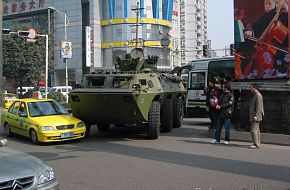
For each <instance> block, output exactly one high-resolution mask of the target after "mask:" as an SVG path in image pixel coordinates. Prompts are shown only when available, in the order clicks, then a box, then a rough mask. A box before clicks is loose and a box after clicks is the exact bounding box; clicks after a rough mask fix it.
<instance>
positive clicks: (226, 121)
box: [211, 83, 234, 144]
mask: <svg viewBox="0 0 290 190" xmlns="http://www.w3.org/2000/svg"><path fill="white" fill-rule="evenodd" d="M233 106H234V96H233V95H232V93H231V86H230V84H229V83H225V84H224V85H223V93H222V95H221V97H220V100H219V104H218V105H217V106H216V109H217V110H218V122H217V130H216V132H215V139H213V140H212V141H211V143H212V144H217V143H220V139H221V131H222V128H223V127H224V128H225V141H224V144H229V143H230V127H231V124H230V117H231V115H232V112H233Z"/></svg>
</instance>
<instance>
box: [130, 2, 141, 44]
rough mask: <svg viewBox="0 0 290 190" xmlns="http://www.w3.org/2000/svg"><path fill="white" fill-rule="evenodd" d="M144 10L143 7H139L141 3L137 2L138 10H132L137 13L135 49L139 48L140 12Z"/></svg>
mask: <svg viewBox="0 0 290 190" xmlns="http://www.w3.org/2000/svg"><path fill="white" fill-rule="evenodd" d="M142 9H144V8H142V7H140V6H139V2H137V8H136V9H131V10H132V11H136V17H137V18H136V20H137V21H136V25H135V26H136V45H135V47H136V48H137V47H138V41H139V38H138V35H139V16H140V12H141V10H142Z"/></svg>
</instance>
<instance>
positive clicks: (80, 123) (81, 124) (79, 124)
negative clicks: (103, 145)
mask: <svg viewBox="0 0 290 190" xmlns="http://www.w3.org/2000/svg"><path fill="white" fill-rule="evenodd" d="M84 126H85V124H84V123H83V122H79V123H78V124H77V128H81V127H84Z"/></svg>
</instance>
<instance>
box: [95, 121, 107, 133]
mask: <svg viewBox="0 0 290 190" xmlns="http://www.w3.org/2000/svg"><path fill="white" fill-rule="evenodd" d="M97 128H98V130H99V131H101V132H105V131H109V130H110V123H98V124H97Z"/></svg>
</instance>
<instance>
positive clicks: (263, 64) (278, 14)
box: [234, 0, 290, 80]
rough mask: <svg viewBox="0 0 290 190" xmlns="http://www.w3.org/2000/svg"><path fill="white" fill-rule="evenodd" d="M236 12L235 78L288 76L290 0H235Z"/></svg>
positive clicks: (289, 74) (289, 73)
mask: <svg viewBox="0 0 290 190" xmlns="http://www.w3.org/2000/svg"><path fill="white" fill-rule="evenodd" d="M253 2H254V3H253ZM234 16H235V30H234V32H235V49H236V52H235V79H238V80H239V79H268V78H289V76H290V72H289V68H290V66H289V54H288V53H289V40H288V31H289V30H288V0H255V1H253V0H234Z"/></svg>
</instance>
